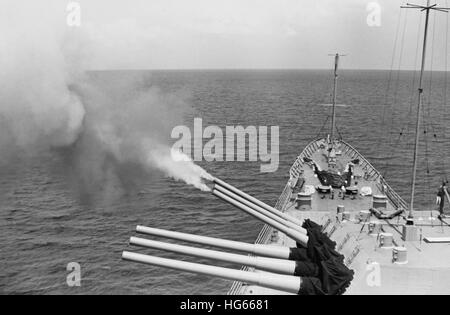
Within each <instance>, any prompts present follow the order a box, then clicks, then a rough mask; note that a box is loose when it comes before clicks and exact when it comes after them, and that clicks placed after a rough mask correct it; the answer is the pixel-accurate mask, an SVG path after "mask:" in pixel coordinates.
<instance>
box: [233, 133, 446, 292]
mask: <svg viewBox="0 0 450 315" xmlns="http://www.w3.org/2000/svg"><path fill="white" fill-rule="evenodd" d="M333 148H334V152H333V156H332V159H331V160H329V150H328V149H329V144H328V142H327V141H326V140H323V139H321V140H317V141H314V142H312V143H311V144H310V145H308V147H306V148H305V150H304V151H303V152H302V153H301V155H300V156H299V157H298V159H297V161H296V162H295V163H294V165H293V167H292V169H291V172H290V180H289V182H288V184H287V185H286V188H285V190H284V191H283V193H282V195H281V197H280V200H279V201H278V203H277V205H276V207H277V208H278V209H279V210H281V211H283V212H286V213H289V214H290V215H292V216H294V217H297V218H299V219H311V220H313V221H315V222H317V223H319V224H321V225H323V226H324V232H325V233H327V234H328V235H329V236H330V238H331V239H332V240H334V241H335V242H336V243H337V244H338V245H337V249H338V251H339V252H341V254H343V255H344V256H345V257H346V265H347V266H348V267H349V268H351V269H353V270H354V271H355V278H354V280H353V282H352V285H351V286H350V288H349V290H348V291H347V294H375V295H376V294H394V295H397V294H449V293H450V285H449V283H450V220H447V219H442V220H441V219H439V218H438V216H439V213H438V212H437V211H433V210H426V211H415V212H414V219H415V225H414V227H413V228H412V229H413V230H414V231H413V235H416V237H413V239H412V240H410V239H409V237H407V238H406V240H405V238H404V227H405V225H406V216H407V213H406V212H404V213H402V214H401V215H397V216H395V217H394V218H390V219H384V218H385V217H380V218H377V217H375V216H374V215H373V214H372V215H371V216H370V217H368V218H365V219H364V220H361V212H362V211H363V212H365V213H367V211H369V210H370V209H374V206H375V208H377V205H374V196H377V197H376V198H378V196H385V197H386V198H387V203H386V206H385V207H381V208H380V210H381V211H382V213H383V214H385V215H390V214H393V213H395V212H396V211H398V210H402V209H403V210H406V209H407V207H408V206H407V204H406V202H405V201H404V200H403V199H402V198H401V197H400V196H399V195H398V194H397V193H396V192H395V191H394V190H393V189H392V188H391V187H390V186H389V185H388V183H387V182H386V181H385V179H384V178H383V177H382V176H381V174H380V173H379V172H378V171H377V170H376V169H375V168H374V167H373V166H372V165H371V164H370V163H369V162H368V161H367V160H366V159H365V158H364V157H363V156H362V155H361V154H360V153H359V152H358V151H356V150H355V149H354V148H353V147H351V146H350V145H349V144H347V143H345V142H342V141H341V142H335V143H334V144H333ZM305 158H306V159H305ZM356 160H358V163H354V169H353V174H352V175H353V176H352V180H351V183H350V184H349V187H351V189H353V190H356V189H357V191H358V193H357V194H356V195H352V196H350V195H346V194H344V193H341V194H340V189H339V188H335V189H333V191H334V196H332V194H330V193H328V194H323V193H321V192H319V191H318V189H317V188H318V187H320V186H321V182H320V180H319V178H318V176H317V175H316V172H315V170H314V167H313V163H315V164H316V165H318V166H319V167H320V169H322V170H332V171H333V172H335V173H339V174H344V172H345V169H346V168H347V166H348V164H349V163H351V162H352V161H356ZM330 161H331V162H332V163H329V162H330ZM312 187H314V188H313V189H312ZM369 188H370V189H369ZM308 191H309V193H308V194H310V193H312V194H310V196H311V201H310V202H309V201H306V202H304V201H303V200H300V201H299V198H300V199H301V196H305V193H306V192H308ZM363 191H364V192H366V193H367V192H368V191H371V194H368V195H365V194H364V195H363V194H362V193H361V192H363ZM299 194H300V195H299ZM308 194H306V195H308ZM338 208H340V209H345V211H344V212H345V215H344V214H340V215H338V214H337V213H338V211H337V210H338ZM374 226H375V228H374ZM409 232H410V231H409ZM409 232H408V233H409ZM384 233H389V234H392V236H393V244H392V246H390V247H383V246H381V245H380V239H381V238H380V236H381V235H384ZM408 235H409V234H408ZM257 243H262V244H271V245H279V246H289V247H295V242H294V241H293V240H291V239H290V238H288V237H286V236H285V235H284V234H282V233H280V232H278V231H275V230H273V229H272V228H270V227H268V226H265V227H264V229H263V230H262V231H261V234H260V236H259V238H258V240H257ZM398 247H400V248H405V249H406V250H407V257H406V261H400V262H394V260H393V252H394V248H398ZM245 269H246V270H253V271H254V272H261V271H258V270H254V269H250V268H246V267H245ZM229 294H244V295H247V294H248V295H266V294H285V293H284V292H279V291H274V290H270V289H266V288H262V287H258V286H250V285H246V284H243V283H240V282H236V283H234V284H233V287H232V288H231V290H230V292H229Z"/></svg>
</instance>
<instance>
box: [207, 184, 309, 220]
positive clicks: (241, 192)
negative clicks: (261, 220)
mask: <svg viewBox="0 0 450 315" xmlns="http://www.w3.org/2000/svg"><path fill="white" fill-rule="evenodd" d="M213 182H214V183H215V184H217V185H219V186H222V187H224V188H226V189H228V190H229V191H231V192H233V193H235V194H237V195H239V196H241V197H242V198H245V199H247V200H248V201H250V202H252V203H254V204H255V205H257V206H259V207H261V208H263V209H266V210H267V211H269V212H271V213H273V214H275V215H276V216H279V217H281V218H283V219H285V220H287V221H289V222H291V223H294V224H295V225H297V226H302V224H303V222H302V221H300V220H298V219H296V218H294V217H292V216H290V215H288V214H286V213H283V212H281V211H279V210H277V209H275V208H274V207H271V206H269V205H268V204H266V203H264V202H262V201H261V200H258V199H256V198H255V197H252V196H250V195H249V194H246V193H244V192H243V191H241V190H239V189H237V188H236V187H234V186H231V185H230V184H227V183H225V182H224V181H223V180H220V179H218V178H214V180H213Z"/></svg>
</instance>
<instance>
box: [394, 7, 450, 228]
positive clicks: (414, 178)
mask: <svg viewBox="0 0 450 315" xmlns="http://www.w3.org/2000/svg"><path fill="white" fill-rule="evenodd" d="M401 8H402V9H420V10H421V11H422V12H423V11H425V13H426V18H425V34H424V38H423V51H422V66H421V69H420V80H419V104H418V106H417V121H416V141H415V144H414V163H413V174H412V185H411V204H410V208H409V216H408V219H409V221H410V222H409V223H410V224H414V221H413V219H414V196H415V192H416V182H417V166H418V161H419V142H420V125H421V118H422V117H421V116H422V107H423V92H424V88H423V76H424V72H425V65H426V57H427V41H428V26H429V22H430V12H431V10H434V11H440V12H445V13H448V10H450V8H441V7H438V6H437V4H433V5H432V4H431V0H427V5H426V6H421V5H416V4H409V3H407V4H406V6H402V7H401Z"/></svg>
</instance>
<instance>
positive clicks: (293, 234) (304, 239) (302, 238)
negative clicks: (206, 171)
mask: <svg viewBox="0 0 450 315" xmlns="http://www.w3.org/2000/svg"><path fill="white" fill-rule="evenodd" d="M212 193H213V195H215V196H216V197H218V198H220V199H222V200H223V201H226V202H228V203H229V204H231V205H233V206H235V207H236V208H239V209H241V210H242V211H245V212H247V213H248V214H250V215H251V216H253V217H255V218H257V219H259V220H260V221H263V222H264V223H266V224H268V225H270V226H272V227H273V228H275V229H277V230H278V231H280V232H282V233H284V234H286V235H287V236H289V237H290V238H292V239H293V240H295V241H296V242H297V243H299V244H301V245H303V246H304V247H306V246H307V245H308V236H306V235H305V234H302V233H300V232H298V231H296V230H294V229H291V228H289V227H287V226H285V225H283V224H280V223H278V222H277V221H275V220H273V219H270V218H268V217H266V216H265V215H263V214H261V213H259V212H258V211H255V210H253V209H252V208H250V207H247V206H245V205H243V204H241V203H240V202H238V201H236V200H235V199H233V198H231V197H229V196H227V195H225V194H223V193H221V192H220V191H218V190H217V189H214V190H213V192H212Z"/></svg>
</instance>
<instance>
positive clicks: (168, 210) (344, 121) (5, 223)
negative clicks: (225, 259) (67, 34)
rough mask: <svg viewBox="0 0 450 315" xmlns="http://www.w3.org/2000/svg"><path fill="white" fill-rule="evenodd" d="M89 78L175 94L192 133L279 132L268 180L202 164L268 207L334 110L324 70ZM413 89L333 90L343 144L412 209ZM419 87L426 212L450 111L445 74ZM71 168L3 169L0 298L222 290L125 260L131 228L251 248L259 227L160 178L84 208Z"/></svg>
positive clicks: (51, 163)
mask: <svg viewBox="0 0 450 315" xmlns="http://www.w3.org/2000/svg"><path fill="white" fill-rule="evenodd" d="M90 75H91V76H92V77H95V80H97V81H103V80H105V81H107V80H116V79H120V78H121V77H123V76H128V77H142V78H144V79H145V80H147V81H148V85H152V86H155V87H158V88H160V89H161V90H162V91H163V92H167V93H172V92H174V91H182V94H183V95H187V102H188V104H189V106H190V107H191V109H190V110H189V111H188V112H187V114H186V115H185V118H184V119H185V122H186V124H187V125H189V126H191V125H192V124H193V118H194V117H201V118H203V119H204V124H205V125H208V124H213V125H219V126H226V125H243V126H248V125H255V126H258V125H264V126H266V125H269V126H271V125H276V126H280V168H279V170H278V171H277V172H276V173H273V174H262V173H260V171H259V167H260V163H253V162H240V163H238V162H235V163H231V162H229V163H222V162H221V163H205V162H203V163H201V165H202V166H203V167H204V168H205V169H207V170H208V171H209V172H210V173H212V174H214V175H216V176H217V177H220V178H222V179H223V180H226V181H228V182H229V183H231V184H233V185H235V186H237V187H239V188H242V189H243V190H245V191H246V192H248V193H251V194H253V195H254V196H256V197H258V198H260V199H261V200H263V201H265V202H267V203H269V204H274V203H275V202H276V200H277V198H278V196H279V194H280V193H281V191H282V189H283V188H284V185H285V184H286V181H287V180H288V170H289V168H290V166H291V165H292V163H293V162H294V160H295V158H296V156H297V155H298V154H299V153H300V152H301V150H302V149H303V148H304V147H305V146H306V145H307V144H308V142H309V141H311V140H313V139H314V138H316V137H317V135H318V134H319V133H320V131H321V127H322V126H323V124H324V122H325V120H326V118H327V116H328V115H329V111H330V107H327V106H324V105H323V104H326V103H330V93H331V84H332V81H331V79H332V76H331V72H330V71H155V72H143V71H141V72H97V73H91V74H90ZM413 81H414V73H413V72H401V73H399V74H397V73H394V74H393V75H392V78H391V81H389V72H385V71H343V73H342V74H341V77H340V82H339V97H338V99H339V103H340V104H345V105H346V106H342V107H339V109H338V128H339V131H340V133H341V135H342V137H343V138H344V139H345V140H346V141H347V142H349V143H350V144H352V145H353V146H354V147H356V148H357V149H358V150H359V151H360V152H361V153H363V154H364V155H365V156H366V157H367V158H368V159H369V160H370V161H372V162H373V164H374V165H375V166H376V167H377V168H379V169H380V170H381V171H383V172H384V173H386V177H387V178H388V180H389V182H390V183H391V184H392V186H393V187H394V188H395V189H397V190H398V192H399V193H400V194H401V195H402V196H403V197H405V199H409V197H408V194H409V185H408V183H410V178H411V175H410V174H411V173H410V168H411V163H412V153H411V151H412V146H413V138H412V136H411V132H412V131H413V123H414V115H415V110H414V107H411V105H414V106H415V102H416V97H415V94H412V93H413V92H415V89H416V88H417V87H413V86H412V83H413ZM426 81H427V86H429V85H430V82H432V84H431V86H432V93H431V94H428V95H427V98H426V106H425V110H424V117H425V122H426V126H427V127H426V130H427V131H428V132H427V133H425V132H423V134H422V143H421V152H422V153H421V157H420V171H419V176H420V182H419V188H418V192H417V199H418V203H419V205H420V206H421V207H422V208H424V209H431V208H433V207H434V205H433V202H434V194H435V192H436V190H437V188H438V186H439V181H440V180H441V179H442V178H443V177H445V176H446V170H447V171H449V170H450V168H449V167H450V159H449V156H450V143H449V133H448V131H449V127H448V126H449V122H450V108H449V105H447V104H448V101H447V102H446V101H445V98H446V97H445V89H446V88H447V89H448V86H447V87H446V86H445V83H446V80H445V75H444V73H434V74H433V77H432V81H431V80H430V75H429V74H428V76H427V80H426ZM389 82H390V83H391V84H390V86H391V87H390V89H389V91H388V85H389V84H388V83H389ZM416 82H417V79H416ZM109 92H112V91H105V93H109ZM116 92H117V91H116ZM386 95H388V97H387V96H386ZM449 96H450V94H449ZM385 104H387V105H385ZM126 110H127V107H126V104H124V111H126ZM327 128H328V127H327ZM422 131H425V128H423V130H422ZM401 132H402V134H403V136H400V133H401ZM323 134H325V131H323V132H322V134H321V135H323ZM169 136H170V135H167V137H169ZM426 139H427V141H425V140H426ZM68 158H70V150H68V151H65V152H56V151H52V152H46V153H42V154H39V155H37V156H35V157H34V158H31V159H30V158H17V159H14V161H8V163H7V164H5V163H3V164H1V168H0V192H1V194H0V197H1V200H0V293H5V294H13V293H25V294H59V293H62V294H87V293H89V294H222V293H226V292H227V290H228V288H229V286H230V285H231V282H229V281H223V280H217V279H212V278H209V277H203V276H197V275H191V274H186V273H180V272H174V271H169V270H164V269H160V268H152V267H147V266H143V265H136V264H133V263H128V262H123V261H121V253H122V251H123V250H125V249H127V248H128V245H127V241H128V239H129V237H130V236H131V235H132V234H133V230H134V228H135V227H136V225H138V224H143V225H147V226H152V227H158V228H164V229H170V230H177V231H182V232H187V233H195V234H201V235H207V236H213V237H222V238H226V239H231V240H239V241H245V242H252V241H254V239H255V238H256V237H257V235H258V233H259V231H260V229H261V227H262V224H261V223H259V222H257V221H255V220H254V219H252V218H251V217H248V216H246V215H244V214H242V213H240V212H238V211H237V210H235V209H234V208H231V207H229V206H227V205H226V204H224V203H222V202H220V201H219V200H216V199H215V198H214V197H212V196H210V195H209V194H207V193H202V192H199V191H197V190H195V189H193V188H191V187H189V186H186V185H184V184H182V183H178V182H175V181H173V180H171V179H167V178H164V176H163V175H162V174H159V173H155V174H152V176H149V178H148V179H147V180H146V181H144V182H142V184H141V186H140V187H137V188H136V189H134V190H132V191H131V192H128V193H122V194H120V195H117V196H114V198H108V200H102V199H101V198H98V199H99V200H95V201H92V200H90V201H86V200H85V199H84V198H82V197H80V196H79V194H77V193H76V192H74V190H73V188H72V187H73V186H72V185H71V184H70V181H71V178H72V177H71V176H70V175H69V174H68V173H69V172H68V166H67V165H68V164H67V159H68ZM427 169H428V172H427ZM147 252H149V253H156V254H158V255H161V256H164V257H175V256H173V255H167V254H164V253H159V252H152V251H147ZM187 260H192V259H190V258H187ZM197 261H198V260H197ZM70 262H78V263H80V264H81V267H82V285H81V287H80V288H69V287H68V286H67V284H66V276H67V274H68V272H67V271H66V266H67V264H68V263H70ZM202 262H205V263H211V262H209V261H202ZM218 265H222V264H218ZM234 267H236V266H234Z"/></svg>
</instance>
